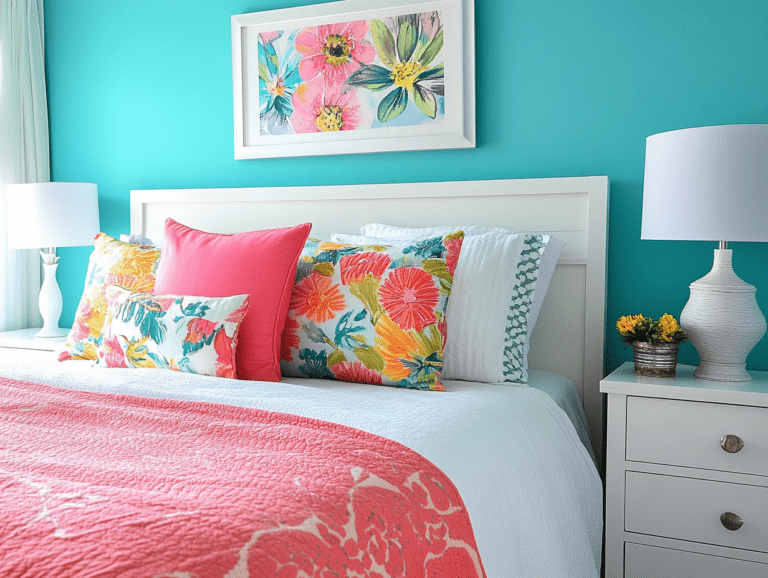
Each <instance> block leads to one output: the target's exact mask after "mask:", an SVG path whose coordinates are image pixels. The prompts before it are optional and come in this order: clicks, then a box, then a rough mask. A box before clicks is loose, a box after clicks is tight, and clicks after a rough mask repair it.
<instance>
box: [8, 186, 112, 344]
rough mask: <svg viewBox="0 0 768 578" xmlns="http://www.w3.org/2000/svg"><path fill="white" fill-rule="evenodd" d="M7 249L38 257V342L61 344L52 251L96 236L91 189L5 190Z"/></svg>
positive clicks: (96, 209) (85, 242) (96, 204)
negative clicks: (40, 264) (27, 251)
mask: <svg viewBox="0 0 768 578" xmlns="http://www.w3.org/2000/svg"><path fill="white" fill-rule="evenodd" d="M5 198H6V218H7V220H8V226H7V231H8V247H9V248H11V249H32V248H40V247H42V248H46V249H47V251H40V256H41V257H42V259H43V269H44V270H45V276H44V280H43V285H42V287H41V288H40V299H39V304H40V314H41V315H42V316H43V327H42V329H41V330H40V332H39V333H37V335H35V337H36V338H38V339H60V338H61V337H64V336H66V334H67V332H66V331H65V330H63V329H60V328H59V317H61V306H62V300H61V290H60V289H59V285H58V283H57V282H56V269H57V267H58V266H59V265H58V261H59V258H58V257H57V256H56V247H78V246H82V245H90V244H91V243H93V237H94V236H95V235H96V233H98V232H99V202H98V192H97V188H96V185H95V184H93V183H27V184H20V185H6V186H5Z"/></svg>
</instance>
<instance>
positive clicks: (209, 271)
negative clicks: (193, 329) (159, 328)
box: [154, 219, 312, 381]
mask: <svg viewBox="0 0 768 578" xmlns="http://www.w3.org/2000/svg"><path fill="white" fill-rule="evenodd" d="M311 228H312V225H311V224H310V223H305V224H303V225H299V226H297V227H290V228H286V229H270V230H266V231H252V232H250V233H238V234H236V235H221V234H215V233H206V232H204V231H198V230H197V229H192V228H191V227H187V226H185V225H182V224H180V223H177V222H176V221H174V220H173V219H167V220H166V221H165V243H164V245H163V251H162V256H161V258H160V266H159V267H158V269H157V280H156V282H155V288H154V293H156V294H173V295H200V296H202V297H229V296H231V295H242V294H248V295H250V296H251V306H250V308H249V309H248V313H247V314H246V316H245V319H244V320H243V323H242V325H241V326H240V333H239V336H238V339H239V343H238V347H237V354H236V355H237V357H236V359H237V375H238V377H239V378H240V379H254V380H260V381H280V338H281V335H282V333H283V328H284V326H285V318H286V316H287V314H288V306H289V305H290V303H291V291H292V289H293V282H294V278H295V276H296V263H297V261H298V258H299V253H301V250H302V249H303V248H304V243H305V241H306V240H307V237H308V236H309V231H310V229H311Z"/></svg>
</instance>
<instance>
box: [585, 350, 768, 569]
mask: <svg viewBox="0 0 768 578" xmlns="http://www.w3.org/2000/svg"><path fill="white" fill-rule="evenodd" d="M694 369H695V368H694V367H692V366H685V365H678V366H677V377H675V378H669V379H664V378H654V377H642V376H637V375H635V372H634V365H633V364H632V363H625V364H624V365H622V366H621V367H620V368H619V369H617V370H616V371H614V372H613V373H612V374H611V375H609V376H608V377H606V378H605V379H603V380H602V381H601V382H600V391H601V392H603V393H606V394H608V436H607V440H606V446H605V447H606V492H605V500H606V506H605V511H606V518H605V576H606V578H649V577H654V578H655V577H674V578H723V577H728V578H765V577H766V576H768V373H765V372H759V371H751V372H750V374H751V375H752V377H753V381H751V382H747V383H733V382H730V383H726V382H714V381H704V380H700V379H696V378H694V377H693V370H694Z"/></svg>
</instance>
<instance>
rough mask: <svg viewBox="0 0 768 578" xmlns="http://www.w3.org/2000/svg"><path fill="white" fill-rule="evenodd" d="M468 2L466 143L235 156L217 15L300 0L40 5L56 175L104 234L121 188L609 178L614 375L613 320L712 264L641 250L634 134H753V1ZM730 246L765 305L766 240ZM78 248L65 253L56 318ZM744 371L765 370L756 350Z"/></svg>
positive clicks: (761, 28) (764, 30) (650, 244)
mask: <svg viewBox="0 0 768 578" xmlns="http://www.w3.org/2000/svg"><path fill="white" fill-rule="evenodd" d="M475 2H476V7H475V12H476V48H477V56H476V65H477V83H476V93H477V103H478V104H477V135H478V138H477V149H474V150H460V151H426V152H417V153H407V154H405V153H385V154H372V155H357V156H355V155H344V156H332V157H307V158H288V159H262V160H251V161H235V160H233V144H232V143H233V132H232V80H231V56H230V16H231V15H233V14H240V13H247V12H257V11H262V10H272V9H277V8H286V7H292V6H296V5H300V4H301V3H302V2H301V1H300V0H299V1H286V0H248V1H246V0H215V1H211V0H183V1H182V0H130V1H129V0H110V1H104V0H47V1H46V3H45V19H46V21H45V25H46V49H47V53H46V70H47V74H48V98H49V108H50V130H51V163H52V179H53V180H59V181H91V182H95V183H98V185H99V194H100V207H101V222H102V228H103V230H104V231H106V232H107V233H109V234H111V235H117V234H119V233H121V232H127V231H128V228H129V211H128V208H129V191H130V190H131V189H143V188H185V187H238V186H275V185H309V184H348V183H377V182H410V181H439V180H465V179H500V178H521V177H553V176H580V175H603V174H605V175H609V177H610V179H611V206H610V245H609V251H610V254H609V268H610V269H609V277H608V334H607V337H608V366H609V369H612V368H614V367H616V366H617V365H618V364H620V363H621V362H623V361H625V360H629V359H631V351H630V350H628V349H625V348H624V346H623V344H622V343H621V342H620V341H619V340H618V337H617V334H616V333H615V331H614V329H613V321H615V319H616V318H618V317H619V316H620V315H624V314H629V313H639V312H642V313H644V314H645V315H650V316H653V317H658V316H660V315H661V314H663V313H664V312H669V313H672V314H674V315H676V316H677V315H679V313H680V311H681V310H682V308H683V306H684V305H685V302H686V300H687V299H688V284H689V283H690V282H691V281H693V280H695V279H698V278H699V277H701V276H703V275H704V274H706V273H707V272H708V271H709V269H710V267H711V264H712V249H713V248H714V244H712V243H703V242H689V243H684V242H662V241H641V240H640V220H641V218H640V216H641V207H642V191H643V164H644V154H645V138H646V137H647V136H648V135H651V134H654V133H658V132H662V131H667V130H673V129H678V128H686V127H693V126H703V125H713V124H732V123H733V124H735V123H768V98H766V95H768V3H766V2H765V1H764V0H690V1H675V0H659V1H650V0H643V1H637V0H632V1H629V0H627V1H624V0H581V1H576V0H475ZM732 248H733V249H734V268H735V269H736V272H737V273H738V274H739V275H740V276H741V277H742V278H743V279H744V280H746V281H748V282H750V283H752V284H754V285H756V286H757V287H758V301H759V303H760V306H761V308H762V310H763V311H765V312H768V268H767V267H766V266H765V265H766V263H768V245H766V244H745V243H744V244H742V243H736V244H734V245H733V246H732ZM89 252H90V251H89V249H87V248H77V249H64V250H61V254H62V256H63V262H62V265H61V267H60V268H59V282H60V284H61V287H62V292H63V294H64V299H65V308H64V314H63V316H62V325H64V324H66V325H70V324H71V323H72V320H73V317H74V313H75V309H76V307H77V302H78V299H79V296H80V293H81V291H82V284H83V278H84V275H85V270H86V266H87V258H88V255H89ZM724 338H725V337H724ZM681 359H682V361H684V362H689V363H695V362H696V360H697V355H696V351H695V350H694V349H693V347H692V346H691V345H690V344H685V345H684V347H683V348H682V349H681ZM748 361H749V366H750V367H751V368H754V369H768V338H766V339H763V341H762V342H761V343H760V344H758V346H757V347H756V348H755V350H754V351H753V352H752V354H751V356H750V358H749V360H748Z"/></svg>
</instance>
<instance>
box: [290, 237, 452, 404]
mask: <svg viewBox="0 0 768 578" xmlns="http://www.w3.org/2000/svg"><path fill="white" fill-rule="evenodd" d="M463 239H464V233H463V232H462V231H456V232H453V233H450V234H448V235H444V236H438V237H433V238H430V239H424V240H421V241H415V242H414V243H413V244H411V245H408V246H405V247H386V246H377V245H346V244H338V243H328V242H317V241H312V240H310V241H309V242H308V243H307V246H306V248H305V252H304V256H303V257H302V258H301V260H300V262H299V267H298V270H297V276H296V284H295V286H294V288H293V294H292V296H291V307H290V310H289V312H288V319H287V322H286V328H285V331H284V332H283V343H282V359H283V363H282V367H283V373H284V374H285V375H292V376H298V377H314V378H321V379H337V380H339V381H351V382H358V383H372V384H377V385H391V386H396V387H407V388H411V389H425V390H430V389H431V390H438V391H443V390H444V389H445V388H444V387H443V384H442V383H441V373H442V369H443V349H444V347H445V339H446V321H445V311H446V308H447V305H448V298H449V296H450V293H451V285H452V283H453V274H454V271H455V269H456V263H457V262H458V259H459V253H460V251H461V244H462V241H463Z"/></svg>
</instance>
